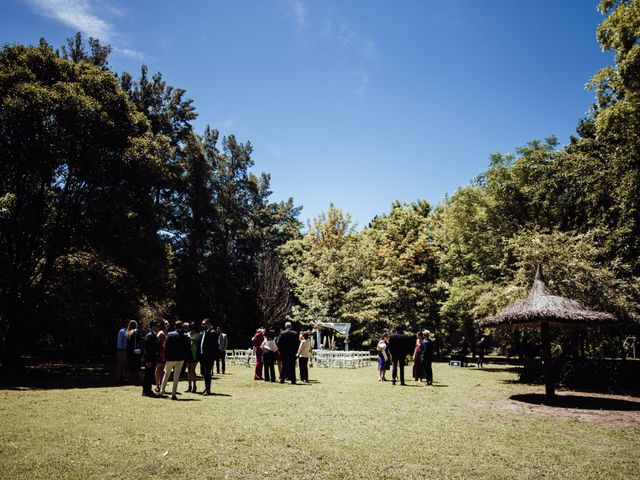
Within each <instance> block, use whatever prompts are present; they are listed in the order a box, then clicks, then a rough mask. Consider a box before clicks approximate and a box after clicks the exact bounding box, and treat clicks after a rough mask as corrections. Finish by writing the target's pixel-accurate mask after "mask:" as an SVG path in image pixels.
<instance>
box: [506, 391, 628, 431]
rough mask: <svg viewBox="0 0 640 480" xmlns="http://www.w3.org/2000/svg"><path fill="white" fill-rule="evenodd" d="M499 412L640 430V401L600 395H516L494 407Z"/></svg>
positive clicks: (625, 397) (577, 393)
mask: <svg viewBox="0 0 640 480" xmlns="http://www.w3.org/2000/svg"><path fill="white" fill-rule="evenodd" d="M494 408H495V409H496V410H498V411H502V412H509V413H516V414H521V415H538V416H543V417H551V418H559V419H566V420H573V421H584V422H599V423H600V422H601V423H608V424H611V423H614V424H618V425H633V426H637V427H640V398H638V397H631V396H623V395H607V394H599V393H582V392H560V393H558V394H556V397H555V399H554V400H553V401H551V402H550V401H548V400H546V397H545V395H544V393H541V392H540V393H537V392H536V393H525V394H519V395H512V396H511V397H510V398H509V399H507V400H501V401H498V402H496V403H495V404H494Z"/></svg>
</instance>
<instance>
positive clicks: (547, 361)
mask: <svg viewBox="0 0 640 480" xmlns="http://www.w3.org/2000/svg"><path fill="white" fill-rule="evenodd" d="M540 337H541V339H542V364H543V368H544V385H545V394H546V396H547V399H548V400H551V399H553V397H554V396H555V387H554V385H553V365H551V340H550V339H549V324H548V323H547V322H541V323H540Z"/></svg>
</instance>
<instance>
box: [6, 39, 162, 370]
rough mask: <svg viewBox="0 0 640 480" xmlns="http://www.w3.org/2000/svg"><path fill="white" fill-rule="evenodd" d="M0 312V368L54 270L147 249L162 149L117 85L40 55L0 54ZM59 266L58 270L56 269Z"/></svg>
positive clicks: (107, 76)
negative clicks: (73, 259)
mask: <svg viewBox="0 0 640 480" xmlns="http://www.w3.org/2000/svg"><path fill="white" fill-rule="evenodd" d="M0 98H1V103H2V105H3V108H2V109H0V152H1V154H0V171H2V172H3V174H2V176H0V205H2V207H1V209H0V212H1V213H0V225H1V227H2V229H1V235H0V301H1V302H2V308H0V311H1V312H2V314H0V315H1V319H0V320H1V322H2V326H3V328H2V330H3V332H4V342H3V347H4V352H3V354H4V355H3V357H4V361H3V363H4V364H5V365H7V364H11V363H15V362H16V360H17V359H18V357H19V354H20V352H21V351H22V349H23V347H24V345H25V341H27V339H30V337H31V335H32V334H33V333H34V332H35V331H37V329H32V328H27V322H34V321H35V320H36V319H43V318H45V317H46V315H45V314H44V312H41V311H40V308H41V307H42V306H43V304H44V303H43V299H44V298H45V297H46V295H47V285H49V283H50V282H51V280H52V278H53V274H54V272H56V264H57V262H59V261H60V260H61V259H63V258H64V257H66V256H68V255H72V254H73V252H77V251H86V252H95V254H97V255H99V256H101V257H102V258H105V260H106V261H107V262H113V263H115V264H120V265H122V263H121V262H120V261H119V259H116V258H114V257H113V256H111V253H112V251H111V250H110V246H111V245H113V244H114V243H120V244H122V248H123V249H127V248H129V249H133V248H135V247H136V246H139V245H141V244H149V243H153V241H154V239H155V238H156V231H151V230H149V229H147V228H145V222H144V220H143V219H145V218H147V217H148V216H153V212H154V207H153V202H152V197H151V196H150V190H151V186H152V185H153V183H154V182H157V181H158V176H159V174H160V172H159V171H158V169H157V168H156V165H157V164H158V163H161V162H162V157H163V156H164V155H166V154H167V152H168V150H169V144H168V142H167V141H166V140H165V138H164V137H163V136H161V135H155V134H153V133H152V132H151V131H150V129H149V124H148V122H147V121H146V119H145V117H144V116H142V115H140V114H137V112H136V110H135V109H134V107H133V106H132V105H131V103H130V102H129V100H128V98H127V96H126V94H124V92H123V91H122V90H121V88H120V87H119V85H118V82H117V79H116V77H115V76H114V75H113V74H112V73H111V72H109V71H106V70H105V69H103V68H101V67H99V66H95V65H92V64H91V63H90V62H82V63H74V62H72V61H69V60H65V59H63V58H59V57H58V56H57V55H56V54H55V52H54V51H53V49H52V48H51V47H50V46H49V45H47V44H46V43H44V41H42V42H41V43H40V45H39V46H38V47H25V46H21V45H16V46H5V47H3V48H2V49H1V50H0ZM62 264H64V262H63V263H62Z"/></svg>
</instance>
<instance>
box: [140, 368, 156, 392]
mask: <svg viewBox="0 0 640 480" xmlns="http://www.w3.org/2000/svg"><path fill="white" fill-rule="evenodd" d="M154 383H156V363H155V362H152V363H151V366H150V367H148V366H147V365H145V366H144V377H143V378H142V393H144V394H145V395H153V390H152V389H151V386H152V385H153V384H154Z"/></svg>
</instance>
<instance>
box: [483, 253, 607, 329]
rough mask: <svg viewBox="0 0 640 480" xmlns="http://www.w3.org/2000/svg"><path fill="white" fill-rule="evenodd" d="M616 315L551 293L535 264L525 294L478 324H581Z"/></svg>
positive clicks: (604, 321)
mask: <svg viewBox="0 0 640 480" xmlns="http://www.w3.org/2000/svg"><path fill="white" fill-rule="evenodd" d="M615 320H616V318H615V317H614V316H613V315H611V314H609V313H602V312H594V311H592V310H589V309H587V308H586V307H585V306H583V305H582V304H581V303H579V302H577V301H575V300H570V299H568V298H564V297H558V296H556V295H553V294H552V293H551V290H549V287H547V285H546V284H545V282H544V279H543V278H542V269H541V268H540V265H538V271H537V272H536V278H535V280H534V281H533V286H532V287H531V291H530V292H529V297H527V298H526V299H524V300H518V301H516V302H514V303H512V304H511V305H509V306H508V307H507V308H505V309H504V310H502V311H500V312H498V313H497V314H496V315H493V316H490V317H486V318H483V319H481V320H480V321H479V322H478V324H479V325H480V326H481V327H499V326H520V325H522V326H525V325H531V326H533V325H539V324H540V323H541V322H547V323H549V325H551V326H562V327H570V326H576V327H579V326H585V325H600V324H603V323H610V322H614V321H615Z"/></svg>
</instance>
